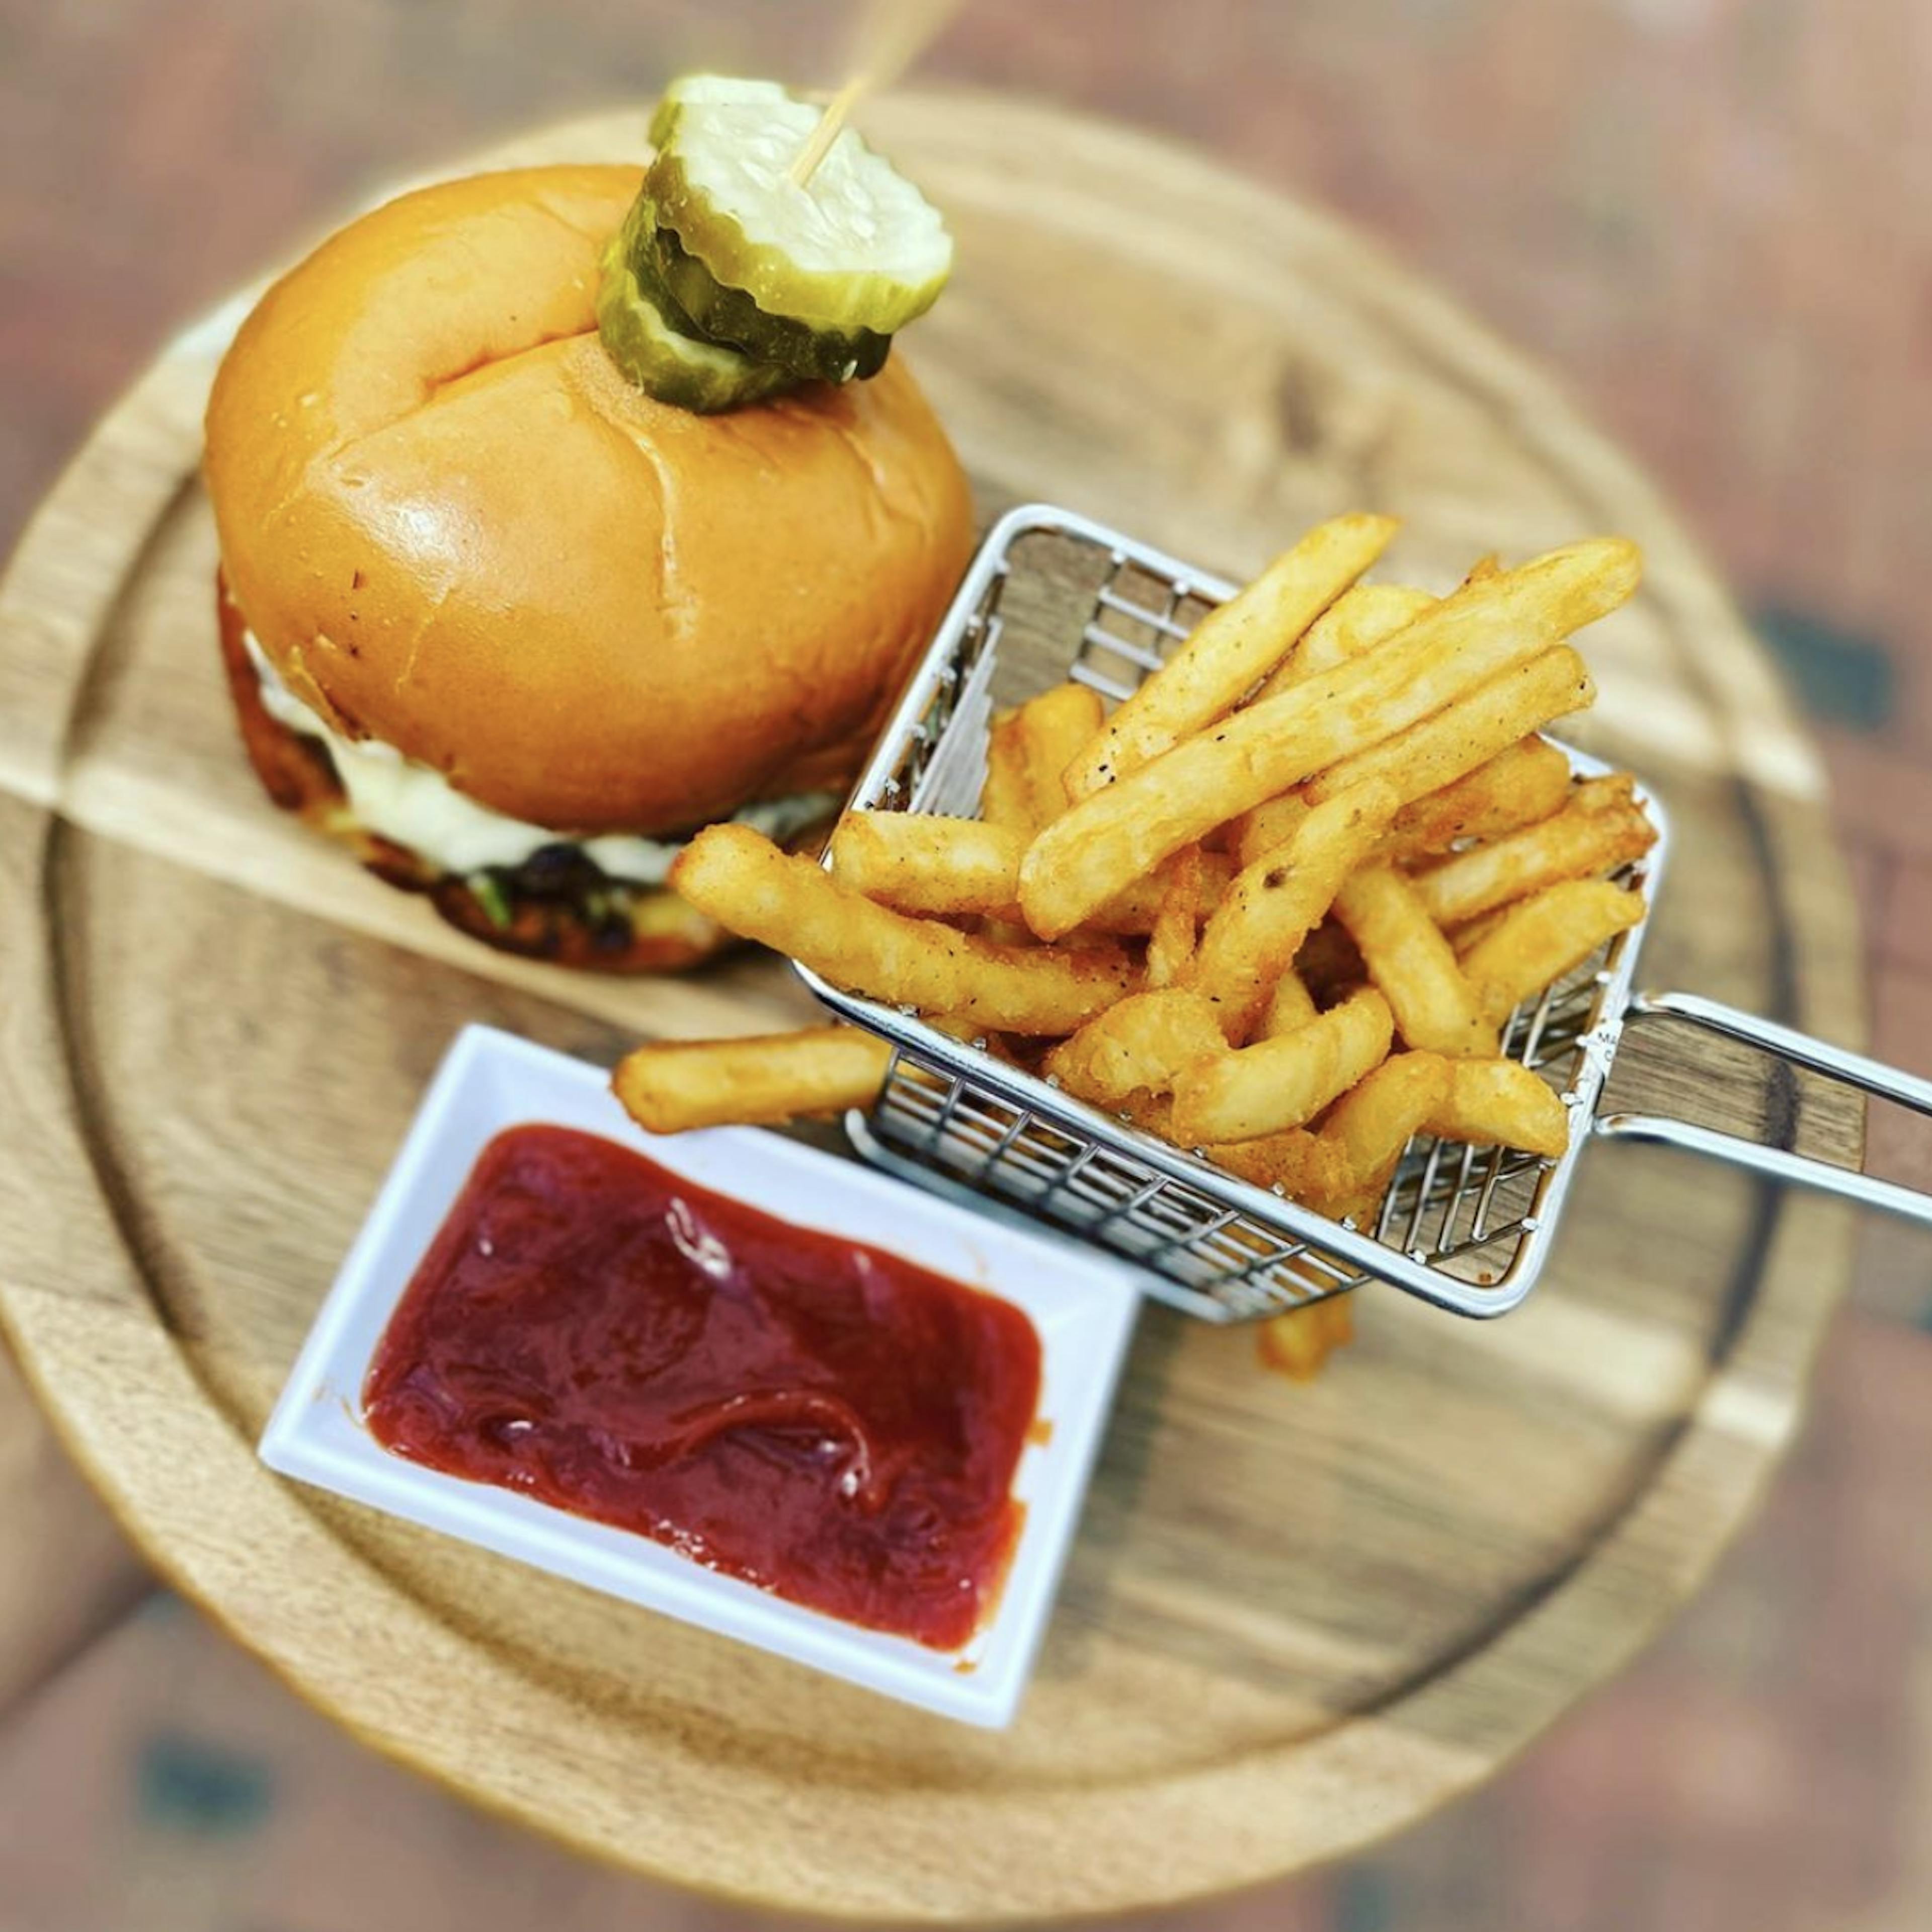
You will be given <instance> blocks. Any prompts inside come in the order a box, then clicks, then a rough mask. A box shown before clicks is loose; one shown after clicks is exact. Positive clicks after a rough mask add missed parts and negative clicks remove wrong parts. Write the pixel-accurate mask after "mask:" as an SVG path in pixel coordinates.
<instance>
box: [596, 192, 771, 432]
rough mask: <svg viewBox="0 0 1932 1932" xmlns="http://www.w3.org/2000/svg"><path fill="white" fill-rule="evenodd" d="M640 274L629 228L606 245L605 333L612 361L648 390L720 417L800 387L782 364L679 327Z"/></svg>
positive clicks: (601, 318) (600, 296)
mask: <svg viewBox="0 0 1932 1932" xmlns="http://www.w3.org/2000/svg"><path fill="white" fill-rule="evenodd" d="M648 275H649V269H648V267H646V272H645V277H644V278H640V275H639V274H638V269H637V261H636V260H635V251H632V250H631V249H628V248H626V247H625V231H621V230H620V231H619V233H617V234H616V235H615V236H613V237H612V238H611V239H610V244H609V245H608V246H607V248H605V250H604V263H603V279H602V281H601V282H600V283H599V284H598V290H597V332H598V335H599V336H600V337H601V338H602V339H603V343H604V349H605V350H606V351H607V353H608V354H609V356H610V359H611V360H612V361H613V362H615V363H616V365H617V366H618V368H620V369H621V370H622V371H623V372H624V374H625V375H626V376H627V377H629V378H630V380H631V381H632V382H633V383H636V384H637V387H638V388H639V389H642V390H643V392H645V393H646V395H651V396H655V398H657V399H658V401H659V402H661V403H672V404H676V407H678V408H679V409H683V410H693V411H694V412H695V413H697V414H698V415H700V416H715V415H717V414H718V413H720V412H721V411H722V410H734V409H738V408H740V407H742V406H743V405H744V404H747V403H756V402H762V401H763V400H764V399H765V398H766V397H768V396H774V395H777V394H778V392H780V391H781V390H784V389H795V388H796V386H797V385H798V383H799V378H798V377H796V375H794V374H793V373H792V371H790V370H789V369H785V368H781V367H779V366H778V365H777V364H776V363H772V362H754V361H753V360H752V359H751V357H750V356H741V355H740V354H739V353H738V351H737V350H735V349H724V348H721V347H718V345H717V344H715V343H710V342H701V341H699V340H698V339H697V338H696V337H695V336H693V335H687V334H685V332H683V331H682V330H681V329H676V328H674V327H673V326H672V325H671V323H670V321H669V320H667V317H666V314H665V307H666V305H664V303H663V302H661V298H660V295H659V293H658V291H657V290H655V289H654V288H652V287H650V286H649V284H648V281H647V280H646V278H648Z"/></svg>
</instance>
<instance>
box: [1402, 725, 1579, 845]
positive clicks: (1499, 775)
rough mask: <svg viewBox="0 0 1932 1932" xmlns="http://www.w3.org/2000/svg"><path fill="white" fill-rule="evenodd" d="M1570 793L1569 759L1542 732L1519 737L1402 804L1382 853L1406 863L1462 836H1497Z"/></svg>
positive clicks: (1531, 820)
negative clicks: (1486, 759)
mask: <svg viewBox="0 0 1932 1932" xmlns="http://www.w3.org/2000/svg"><path fill="white" fill-rule="evenodd" d="M1569 795H1570V760H1568V758H1566V757H1565V756H1564V755H1563V754H1562V752H1561V751H1559V750H1558V749H1557V748H1556V746H1555V745H1553V744H1551V743H1550V741H1549V740H1548V739H1547V738H1541V737H1536V736H1530V737H1527V738H1523V739H1518V741H1517V742H1516V743H1515V744H1514V745H1510V746H1508V748H1505V750H1503V751H1499V752H1498V753H1497V754H1496V756H1495V757H1493V758H1492V759H1490V760H1489V762H1488V763H1487V764H1481V765H1478V766H1477V767H1476V768H1475V770H1474V771H1472V772H1465V773H1464V774H1463V776H1462V777H1460V778H1457V779H1456V780H1455V781H1454V782H1453V783H1451V784H1446V785H1444V786H1442V787H1439V789H1438V790H1435V791H1432V792H1429V793H1425V794H1424V796H1422V797H1421V798H1418V799H1415V801H1414V802H1413V803H1412V804H1409V805H1404V806H1403V808H1402V809H1401V810H1400V811H1399V812H1397V814H1396V815H1395V823H1394V824H1393V825H1391V826H1390V827H1389V835H1388V838H1386V839H1385V841H1383V844H1382V855H1383V856H1384V857H1385V858H1389V859H1397V860H1398V861H1400V862H1402V863H1403V864H1405V865H1406V864H1410V863H1412V862H1415V861H1416V860H1418V859H1426V858H1430V857H1433V856H1435V855H1436V854H1437V853H1443V852H1447V851H1448V850H1449V848H1450V847H1451V846H1452V845H1454V844H1457V843H1459V842H1460V841H1461V840H1463V839H1465V838H1501V837H1502V836H1503V835H1504V834H1505V833H1506V832H1514V831H1517V829H1520V827H1522V826H1526V825H1534V824H1535V823H1537V822H1538V820H1541V819H1545V818H1547V817H1550V815H1551V814H1552V813H1553V812H1556V811H1561V810H1562V808H1563V802H1564V800H1565V799H1566V798H1568V796H1569Z"/></svg>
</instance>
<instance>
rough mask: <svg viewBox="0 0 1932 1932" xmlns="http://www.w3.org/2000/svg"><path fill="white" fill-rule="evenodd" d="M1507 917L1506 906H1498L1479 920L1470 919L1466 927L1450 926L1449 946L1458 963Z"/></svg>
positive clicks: (1467, 956)
mask: <svg viewBox="0 0 1932 1932" xmlns="http://www.w3.org/2000/svg"><path fill="white" fill-rule="evenodd" d="M1509 916H1510V909H1509V907H1508V906H1499V907H1497V908H1496V910H1495V911H1494V912H1486V913H1484V915H1483V916H1482V917H1481V919H1471V920H1470V921H1469V922H1468V923H1467V924H1466V925H1463V926H1451V928H1450V929H1449V934H1448V939H1449V944H1450V945H1451V947H1454V950H1455V953H1456V958H1457V962H1458V963H1459V964H1460V962H1463V960H1466V959H1468V958H1469V952H1470V949H1471V948H1472V947H1476V946H1480V945H1481V944H1482V943H1483V941H1484V940H1485V939H1487V938H1488V937H1489V936H1490V934H1491V933H1493V932H1495V931H1496V928H1497V927H1498V926H1500V925H1502V922H1503V921H1504V920H1505V919H1508V917H1509Z"/></svg>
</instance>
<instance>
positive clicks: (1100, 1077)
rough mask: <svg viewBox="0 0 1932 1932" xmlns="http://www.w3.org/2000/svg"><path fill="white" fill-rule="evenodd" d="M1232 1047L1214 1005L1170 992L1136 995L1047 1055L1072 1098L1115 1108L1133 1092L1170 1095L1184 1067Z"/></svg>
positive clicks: (1051, 1072)
mask: <svg viewBox="0 0 1932 1932" xmlns="http://www.w3.org/2000/svg"><path fill="white" fill-rule="evenodd" d="M1227 1047H1228V1043H1227V1041H1226V1040H1225V1039H1223V1037H1222V1034H1221V1028H1220V1022H1219V1021H1218V1020H1217V1019H1216V1018H1215V1015H1214V1007H1212V1006H1211V1005H1210V1004H1208V1001H1205V1000H1204V999H1203V998H1202V997H1201V995H1199V993H1186V992H1179V991H1178V990H1176V989H1172V988H1169V989H1168V990H1167V991H1166V992H1154V993H1135V994H1131V995H1129V996H1128V997H1127V998H1126V999H1124V1000H1122V1001H1120V1002H1119V1004H1118V1005H1115V1006H1112V1007H1109V1008H1108V1009H1107V1010H1106V1012H1105V1013H1098V1014H1096V1015H1095V1016H1094V1018H1093V1019H1091V1020H1089V1021H1088V1022H1087V1024H1086V1025H1085V1026H1083V1027H1082V1028H1081V1029H1080V1031H1079V1032H1078V1033H1076V1034H1074V1035H1073V1037H1072V1038H1071V1039H1070V1040H1062V1041H1061V1043H1060V1044H1059V1045H1058V1046H1056V1047H1055V1048H1054V1049H1052V1052H1049V1054H1048V1055H1047V1056H1046V1063H1045V1067H1046V1073H1048V1074H1049V1076H1052V1078H1054V1079H1057V1080H1058V1081H1059V1082H1060V1084H1061V1085H1062V1086H1063V1087H1064V1088H1066V1089H1067V1091H1068V1092H1069V1093H1070V1094H1076V1095H1078V1096H1079V1098H1080V1099H1082V1100H1089V1101H1091V1102H1092V1103H1094V1106H1097V1107H1115V1106H1119V1105H1120V1104H1121V1103H1122V1102H1123V1101H1124V1100H1127V1097H1129V1095H1130V1094H1136V1093H1147V1094H1165V1093H1167V1092H1169V1091H1170V1090H1171V1089H1172V1087H1173V1085H1174V1083H1175V1080H1176V1079H1178V1077H1179V1076H1180V1073H1181V1070H1182V1069H1183V1068H1184V1067H1187V1066H1188V1065H1189V1064H1190V1063H1192V1062H1193V1061H1196V1060H1199V1059H1201V1058H1202V1057H1203V1056H1204V1055H1208V1054H1216V1053H1225V1052H1226V1051H1227Z"/></svg>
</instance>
